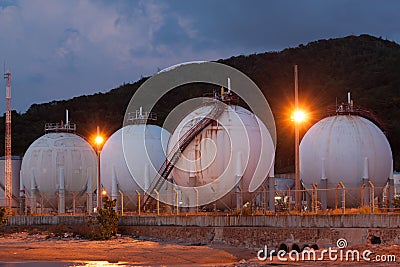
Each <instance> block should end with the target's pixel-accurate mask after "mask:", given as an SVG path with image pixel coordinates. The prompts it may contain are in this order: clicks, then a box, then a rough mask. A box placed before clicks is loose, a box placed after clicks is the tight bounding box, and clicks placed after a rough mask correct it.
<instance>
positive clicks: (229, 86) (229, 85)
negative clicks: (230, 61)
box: [228, 77, 231, 94]
mask: <svg viewBox="0 0 400 267" xmlns="http://www.w3.org/2000/svg"><path fill="white" fill-rule="evenodd" d="M230 93H231V78H229V77H228V94H230Z"/></svg>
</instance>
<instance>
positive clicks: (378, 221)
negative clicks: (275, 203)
mask: <svg viewBox="0 0 400 267" xmlns="http://www.w3.org/2000/svg"><path fill="white" fill-rule="evenodd" d="M87 219H88V217H86V216H11V217H8V220H9V221H8V225H49V224H64V225H79V224H86V222H87ZM119 225H121V226H200V227H244V226H245V227H272V228H274V227H286V228H399V227H400V215H397V214H389V215H387V214H352V215H344V216H342V215H326V216H324V215H315V216H314V215H307V216H300V215H298V216H297V215H291V216H282V215H281V216H274V215H270V216H123V217H120V218H119Z"/></svg>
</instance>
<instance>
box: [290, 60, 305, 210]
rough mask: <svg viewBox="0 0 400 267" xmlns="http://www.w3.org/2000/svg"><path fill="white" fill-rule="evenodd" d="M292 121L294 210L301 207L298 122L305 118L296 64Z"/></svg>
mask: <svg viewBox="0 0 400 267" xmlns="http://www.w3.org/2000/svg"><path fill="white" fill-rule="evenodd" d="M292 119H293V121H294V136H295V137H294V141H295V142H294V151H295V176H296V178H295V187H296V192H295V202H296V205H295V206H296V207H295V208H296V210H298V211H300V208H301V203H300V202H301V190H300V187H301V183H300V133H299V127H300V123H301V122H303V121H305V120H306V114H305V113H304V112H303V111H301V110H300V109H299V88H298V72H297V65H295V66H294V113H293V115H292Z"/></svg>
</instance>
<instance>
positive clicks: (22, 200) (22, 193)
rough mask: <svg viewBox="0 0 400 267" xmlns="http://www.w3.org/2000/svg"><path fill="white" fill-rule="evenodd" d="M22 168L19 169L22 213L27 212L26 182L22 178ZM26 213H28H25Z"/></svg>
mask: <svg viewBox="0 0 400 267" xmlns="http://www.w3.org/2000/svg"><path fill="white" fill-rule="evenodd" d="M22 174H23V173H22V170H20V171H19V212H20V213H21V214H25V212H26V210H25V202H26V196H25V188H24V183H23V179H22ZM25 215H26V214H25Z"/></svg>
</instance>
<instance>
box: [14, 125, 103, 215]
mask: <svg viewBox="0 0 400 267" xmlns="http://www.w3.org/2000/svg"><path fill="white" fill-rule="evenodd" d="M96 177H97V156H96V153H95V152H94V150H93V148H92V147H91V145H90V144H89V143H88V142H87V141H85V140H84V139H83V138H81V137H79V136H78V135H76V134H72V133H63V132H58V133H47V134H45V135H44V136H41V137H40V138H38V139H37V140H35V141H34V142H33V143H32V144H31V145H30V146H29V148H28V150H27V151H26V153H25V155H24V157H23V160H22V166H21V178H22V179H21V180H22V183H23V186H24V189H25V192H26V193H27V196H29V197H30V198H33V197H36V201H37V202H38V203H40V202H41V201H40V198H42V197H43V199H44V207H45V208H49V209H52V210H54V211H56V210H59V212H60V213H64V212H65V209H69V208H71V207H72V201H73V194H75V195H85V192H88V193H93V192H94V190H95V188H96ZM71 194H72V196H71ZM57 195H58V196H57ZM64 197H65V202H64V201H61V202H60V201H59V199H63V198H64ZM80 199H86V197H85V196H84V197H83V198H80ZM82 201H86V200H82ZM31 204H32V203H31ZM76 204H77V203H76ZM32 205H36V204H32ZM38 205H40V204H38ZM82 205H83V204H82ZM34 208H36V207H34Z"/></svg>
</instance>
